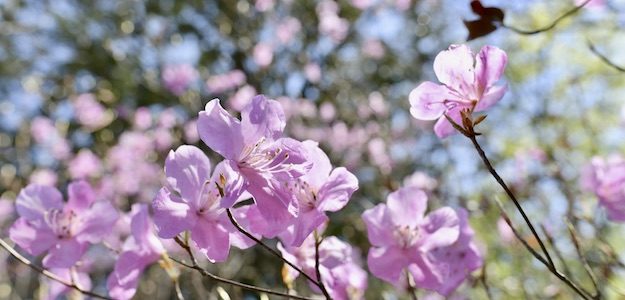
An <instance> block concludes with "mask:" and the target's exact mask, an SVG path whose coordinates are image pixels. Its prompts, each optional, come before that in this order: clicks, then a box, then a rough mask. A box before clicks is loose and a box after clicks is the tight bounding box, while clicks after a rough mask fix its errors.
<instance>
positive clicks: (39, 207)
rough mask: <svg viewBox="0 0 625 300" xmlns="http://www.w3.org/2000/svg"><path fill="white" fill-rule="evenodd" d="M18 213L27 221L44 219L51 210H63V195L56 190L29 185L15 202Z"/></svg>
mask: <svg viewBox="0 0 625 300" xmlns="http://www.w3.org/2000/svg"><path fill="white" fill-rule="evenodd" d="M15 206H16V209H17V213H18V214H19V215H20V216H21V217H23V218H26V219H27V220H38V219H43V215H44V214H45V212H46V211H47V210H50V209H59V210H60V209H63V195H61V192H59V190H57V189H56V188H53V187H49V186H45V185H39V184H29V185H28V186H27V187H26V188H24V189H22V191H20V193H19V195H17V199H16V200H15Z"/></svg>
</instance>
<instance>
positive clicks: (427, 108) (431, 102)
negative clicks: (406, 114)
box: [408, 81, 457, 120]
mask: <svg viewBox="0 0 625 300" xmlns="http://www.w3.org/2000/svg"><path fill="white" fill-rule="evenodd" d="M452 98H457V97H454V96H452V95H451V94H450V93H449V89H448V88H447V87H446V86H444V85H440V84H436V83H434V82H430V81H426V82H424V83H421V84H420V85H419V86H417V87H416V88H415V89H413V90H412V91H411V92H410V95H409V96H408V100H409V101H410V114H411V115H412V116H413V117H414V118H415V119H418V120H436V119H438V118H439V117H440V116H442V115H443V113H444V112H445V110H446V109H447V107H446V106H445V104H444V103H443V101H445V100H449V99H452Z"/></svg>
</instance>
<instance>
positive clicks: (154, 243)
mask: <svg viewBox="0 0 625 300" xmlns="http://www.w3.org/2000/svg"><path fill="white" fill-rule="evenodd" d="M130 232H131V233H132V237H133V238H134V239H135V241H136V243H137V244H139V245H140V246H141V247H142V248H143V249H145V250H147V252H150V253H154V254H160V253H163V252H165V249H164V248H163V245H162V244H161V242H160V241H159V239H158V238H157V237H156V235H155V234H154V224H152V221H151V220H150V215H149V213H148V206H147V205H146V204H139V203H135V204H133V205H132V219H131V221H130Z"/></svg>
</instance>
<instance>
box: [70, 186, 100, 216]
mask: <svg viewBox="0 0 625 300" xmlns="http://www.w3.org/2000/svg"><path fill="white" fill-rule="evenodd" d="M67 194H68V200H67V204H66V205H65V210H66V211H67V210H72V211H74V212H75V213H77V214H78V213H82V212H83V211H85V210H87V209H88V208H89V207H90V206H91V203H93V202H94V201H95V199H96V194H95V191H94V190H93V188H92V187H91V185H90V184H89V183H87V182H86V181H84V180H79V181H74V182H72V183H70V184H69V186H68V187H67Z"/></svg>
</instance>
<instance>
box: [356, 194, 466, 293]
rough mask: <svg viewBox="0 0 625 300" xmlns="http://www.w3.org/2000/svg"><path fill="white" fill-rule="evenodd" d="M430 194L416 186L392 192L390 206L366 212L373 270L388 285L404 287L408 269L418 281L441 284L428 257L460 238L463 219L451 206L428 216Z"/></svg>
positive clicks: (426, 283) (364, 214) (369, 261)
mask: <svg viewBox="0 0 625 300" xmlns="http://www.w3.org/2000/svg"><path fill="white" fill-rule="evenodd" d="M426 208H427V195H426V194H425V192H423V191H421V190H419V189H417V188H415V187H404V188H401V189H399V190H397V191H395V192H393V193H391V194H390V195H389V196H388V198H387V201H386V204H378V205H377V206H375V207H373V208H371V209H368V210H366V211H365V212H364V213H363V219H364V221H365V224H366V225H367V234H368V237H369V242H370V243H371V245H372V246H373V247H372V248H371V249H370V250H369V255H368V257H367V261H368V265H369V271H371V273H373V275H375V276H376V277H378V278H380V279H383V280H385V281H387V282H390V283H393V284H396V285H400V278H401V276H402V273H403V272H404V270H406V269H408V270H409V271H410V273H411V274H412V276H413V278H414V279H415V281H416V282H419V283H420V284H423V285H426V286H431V285H435V284H438V283H439V282H440V277H439V276H438V274H437V272H436V269H435V268H433V267H432V266H431V264H430V263H429V262H428V260H427V255H428V254H429V252H430V251H433V250H435V249H437V248H440V247H447V246H450V245H452V244H454V243H455V242H456V241H457V240H458V237H459V236H460V218H459V217H458V214H457V213H456V212H455V211H454V210H453V209H452V208H450V207H442V208H439V209H437V210H434V211H432V212H430V213H429V214H427V215H426V214H425V210H426Z"/></svg>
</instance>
